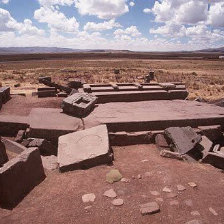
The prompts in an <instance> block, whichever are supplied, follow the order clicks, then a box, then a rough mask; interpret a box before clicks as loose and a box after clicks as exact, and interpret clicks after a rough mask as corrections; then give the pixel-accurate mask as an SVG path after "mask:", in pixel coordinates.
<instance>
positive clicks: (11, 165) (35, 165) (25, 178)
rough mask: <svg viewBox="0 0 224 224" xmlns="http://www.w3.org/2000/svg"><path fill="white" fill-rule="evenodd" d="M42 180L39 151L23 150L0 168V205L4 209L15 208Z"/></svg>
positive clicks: (42, 170) (32, 149)
mask: <svg viewBox="0 0 224 224" xmlns="http://www.w3.org/2000/svg"><path fill="white" fill-rule="evenodd" d="M44 179H45V173H44V169H43V165H42V162H41V158H40V153H39V150H38V149H37V148H30V149H27V150H25V151H24V152H22V153H21V154H20V155H19V156H17V157H16V158H14V159H12V160H10V161H9V162H7V163H5V164H4V166H3V167H2V168H0V205H1V206H2V207H4V208H13V207H15V206H16V205H17V204H18V203H19V202H20V201H21V200H22V199H23V198H24V197H25V195H26V194H28V193H29V192H30V191H31V190H32V189H33V188H34V187H35V186H36V185H38V184H39V183H40V182H42V181H43V180H44Z"/></svg>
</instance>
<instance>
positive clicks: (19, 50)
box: [0, 47, 224, 55]
mask: <svg viewBox="0 0 224 224" xmlns="http://www.w3.org/2000/svg"><path fill="white" fill-rule="evenodd" d="M77 52H90V53H91V52H95V53H104V52H116V53H119V52H122V53H128V52H132V51H129V50H109V49H105V50H101V49H95V50H89V49H83V50H82V49H71V48H58V47H0V54H1V55H10V54H49V53H52V54H53V53H77ZM185 52H186V51H185ZM194 52H196V53H200V52H201V53H223V54H224V47H221V48H210V49H203V50H198V51H189V53H194Z"/></svg>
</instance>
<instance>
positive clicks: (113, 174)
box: [106, 169, 122, 184]
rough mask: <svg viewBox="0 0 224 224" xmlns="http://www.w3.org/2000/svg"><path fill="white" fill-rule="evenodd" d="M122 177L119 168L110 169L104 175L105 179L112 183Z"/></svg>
mask: <svg viewBox="0 0 224 224" xmlns="http://www.w3.org/2000/svg"><path fill="white" fill-rule="evenodd" d="M121 179H122V175H121V173H120V172H119V170H116V169H114V170H111V171H110V172H109V173H108V174H107V175H106V181H107V182H109V183H111V184H112V183H114V182H118V181H120V180H121Z"/></svg>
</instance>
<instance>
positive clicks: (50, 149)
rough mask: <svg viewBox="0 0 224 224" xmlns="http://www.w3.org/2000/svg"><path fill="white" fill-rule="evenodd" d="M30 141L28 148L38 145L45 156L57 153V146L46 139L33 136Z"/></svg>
mask: <svg viewBox="0 0 224 224" xmlns="http://www.w3.org/2000/svg"><path fill="white" fill-rule="evenodd" d="M28 141H29V144H28V145H27V147H28V148H30V147H38V149H39V150H40V154H41V155H44V156H50V155H57V147H56V146H54V145H53V144H52V143H51V142H49V141H47V140H45V139H41V138H33V139H32V138H31V139H28Z"/></svg>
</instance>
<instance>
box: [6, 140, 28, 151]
mask: <svg viewBox="0 0 224 224" xmlns="http://www.w3.org/2000/svg"><path fill="white" fill-rule="evenodd" d="M2 141H3V143H4V145H5V147H6V150H7V151H10V152H13V153H16V154H17V155H19V154H21V153H22V152H23V151H25V150H26V149H27V148H26V147H24V146H23V145H21V144H19V143H17V142H14V141H12V140H9V139H6V138H2Z"/></svg>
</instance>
